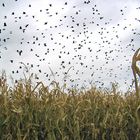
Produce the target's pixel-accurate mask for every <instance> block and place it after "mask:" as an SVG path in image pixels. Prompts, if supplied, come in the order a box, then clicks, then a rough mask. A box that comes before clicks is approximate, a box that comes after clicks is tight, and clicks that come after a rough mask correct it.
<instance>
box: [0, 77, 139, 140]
mask: <svg viewBox="0 0 140 140" xmlns="http://www.w3.org/2000/svg"><path fill="white" fill-rule="evenodd" d="M52 84H53V89H51V90H50V89H49V88H48V87H47V86H46V85H44V84H43V83H42V82H40V83H38V84H37V85H36V86H33V85H32V83H31V79H28V80H25V81H22V82H21V81H18V82H17V83H15V85H14V87H13V88H10V87H8V86H7V83H6V77H1V79H0V139H1V140H16V139H17V140H127V139H128V140H135V139H137V140H140V129H139V125H138V120H137V117H136V116H138V115H139V114H140V113H139V111H140V110H139V108H138V106H139V105H140V100H139V99H138V98H136V96H135V93H133V92H128V93H126V94H125V95H124V94H123V95H121V93H120V92H117V91H115V90H113V93H111V92H112V91H109V90H102V91H101V90H98V89H96V88H95V87H92V88H91V89H90V90H87V91H77V90H76V89H71V90H69V93H65V92H64V91H63V89H61V88H60V87H59V86H58V84H57V83H56V82H53V83H52ZM137 108H138V110H137ZM136 110H137V113H136ZM136 114H137V115H136Z"/></svg>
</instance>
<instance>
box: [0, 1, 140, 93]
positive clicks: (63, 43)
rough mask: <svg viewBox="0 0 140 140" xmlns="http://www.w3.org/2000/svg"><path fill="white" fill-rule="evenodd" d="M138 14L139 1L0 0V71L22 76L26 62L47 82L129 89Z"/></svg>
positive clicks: (139, 22) (138, 33)
mask: <svg viewBox="0 0 140 140" xmlns="http://www.w3.org/2000/svg"><path fill="white" fill-rule="evenodd" d="M139 13H140V3H139V1H138V0H91V1H88V0H87V1H84V0H1V1H0V19H1V22H0V68H1V71H2V70H6V73H7V76H8V77H10V76H12V77H13V78H15V79H19V78H21V77H23V71H24V70H25V68H23V66H24V65H23V64H21V63H20V62H23V63H24V64H25V65H26V66H27V67H28V68H31V69H30V72H31V73H32V72H33V73H36V74H37V76H38V77H40V80H43V81H44V82H46V83H49V82H50V81H52V80H53V79H55V80H57V81H59V82H60V83H63V81H64V80H65V79H66V80H67V84H68V85H73V86H74V85H76V84H78V87H81V86H84V87H85V86H87V87H88V86H89V84H90V82H91V81H92V84H95V85H98V86H101V87H109V85H110V82H118V83H119V88H120V89H121V90H124V91H125V90H126V89H128V88H129V85H130V84H131V83H132V79H133V75H132V71H131V59H132V56H133V54H134V51H135V50H136V49H138V48H139V44H140V14H139ZM50 69H51V70H52V71H53V74H54V76H53V74H52V72H51V70H50ZM67 72H68V74H66V73H67Z"/></svg>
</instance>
